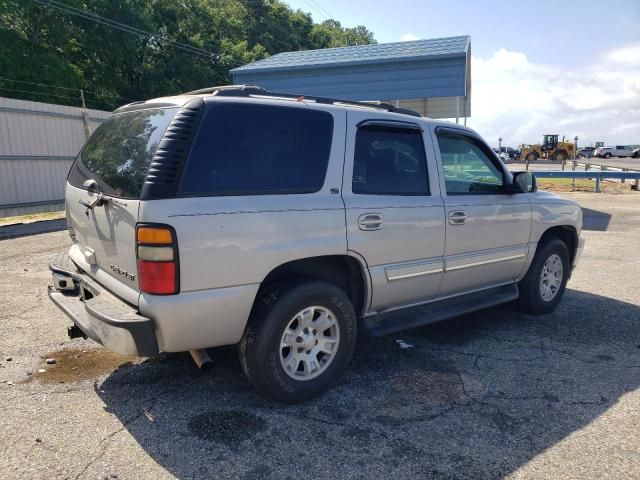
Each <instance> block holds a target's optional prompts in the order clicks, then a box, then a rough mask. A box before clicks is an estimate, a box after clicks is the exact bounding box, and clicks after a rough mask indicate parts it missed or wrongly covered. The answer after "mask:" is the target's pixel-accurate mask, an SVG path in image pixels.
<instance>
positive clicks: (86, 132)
mask: <svg viewBox="0 0 640 480" xmlns="http://www.w3.org/2000/svg"><path fill="white" fill-rule="evenodd" d="M80 99H81V100H82V123H83V124H84V136H85V137H86V138H87V140H89V137H90V136H91V129H90V128H89V115H88V114H87V106H86V104H85V103H84V92H83V91H82V90H80Z"/></svg>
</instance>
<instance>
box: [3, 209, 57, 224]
mask: <svg viewBox="0 0 640 480" xmlns="http://www.w3.org/2000/svg"><path fill="white" fill-rule="evenodd" d="M60 218H64V211H61V212H45V213H32V214H29V215H19V216H17V217H3V218H0V227H5V226H7V225H14V224H16V223H33V222H42V221H43V220H57V219H60Z"/></svg>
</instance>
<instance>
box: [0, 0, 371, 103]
mask: <svg viewBox="0 0 640 480" xmlns="http://www.w3.org/2000/svg"><path fill="white" fill-rule="evenodd" d="M56 6H57V7H56ZM61 8H62V9H66V10H69V9H77V10H73V11H72V12H71V13H70V12H69V11H66V12H65V11H61ZM87 13H89V14H96V15H100V16H101V17H104V18H106V19H109V20H112V21H115V22H119V25H120V26H119V27H118V28H114V27H113V26H111V27H110V26H106V25H104V24H102V23H100V22H101V21H95V20H96V19H95V18H94V19H93V20H91V19H89V18H86V16H87ZM129 27H132V28H135V29H137V33H135V34H132V33H131V32H127V31H123V29H124V30H128V29H129ZM144 32H149V34H146V33H144ZM366 43H375V38H374V36H373V34H372V33H371V32H370V31H369V30H368V29H367V28H366V27H364V26H357V27H354V28H345V27H343V26H342V25H341V24H340V22H337V21H335V20H327V21H325V22H322V23H320V24H314V22H313V20H312V18H311V15H310V14H309V13H306V12H303V11H302V10H293V9H291V8H290V7H289V6H288V5H286V4H285V3H283V2H281V1H279V0H181V1H180V2H174V1H171V0H92V1H91V2H87V1H86V0H59V1H58V2H56V3H54V4H43V3H42V2H38V1H36V0H4V1H3V2H2V3H0V72H2V73H1V74H0V95H4V96H10V97H13V98H23V99H28V100H38V101H44V102H51V103H62V104H68V105H76V106H77V105H78V104H79V89H81V88H82V89H84V90H85V98H86V102H87V106H89V107H92V108H99V109H104V110H109V109H113V108H115V107H116V106H118V105H122V104H124V103H128V102H130V101H134V100H141V99H145V98H150V97H157V96H162V95H171V94H175V93H179V92H184V91H188V90H194V89H197V88H202V87H203V86H207V85H213V84H226V83H229V81H230V78H229V73H228V72H229V70H231V69H232V68H234V67H237V66H240V65H243V64H246V63H250V62H253V61H255V60H258V59H261V58H264V57H266V56H269V55H274V54H276V53H279V52H283V51H289V50H305V49H315V48H327V47H340V46H344V45H361V44H366ZM195 49H198V50H197V51H196V50H195ZM7 78H9V79H13V80H18V81H17V82H16V81H12V80H7ZM42 84H44V85H45V86H43V85H42ZM46 85H50V86H46ZM52 86H61V87H64V88H58V87H52Z"/></svg>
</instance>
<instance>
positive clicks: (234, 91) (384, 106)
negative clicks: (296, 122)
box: [183, 85, 422, 117]
mask: <svg viewBox="0 0 640 480" xmlns="http://www.w3.org/2000/svg"><path fill="white" fill-rule="evenodd" d="M207 93H210V94H211V95H215V96H218V97H249V96H251V95H260V96H265V97H276V98H288V99H296V100H297V99H300V98H303V99H305V100H312V101H314V102H315V103H322V104H329V105H351V106H355V107H365V108H377V109H380V110H385V111H387V112H392V113H401V114H404V115H411V116H412V117H421V116H422V115H420V114H419V113H418V112H416V111H414V110H409V109H408V108H401V107H394V106H393V105H391V104H390V103H385V102H379V101H363V102H357V101H354V100H340V99H336V98H328V97H314V96H312V95H296V94H292V93H276V92H270V91H268V90H266V89H264V88H262V87H259V86H258V85H223V86H219V87H209V88H202V89H200V90H194V91H192V92H187V93H183V95H203V94H207Z"/></svg>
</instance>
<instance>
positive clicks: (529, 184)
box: [511, 171, 538, 193]
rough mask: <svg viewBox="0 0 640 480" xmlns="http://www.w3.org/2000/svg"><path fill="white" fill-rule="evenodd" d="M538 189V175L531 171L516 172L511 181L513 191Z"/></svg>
mask: <svg viewBox="0 0 640 480" xmlns="http://www.w3.org/2000/svg"><path fill="white" fill-rule="evenodd" d="M537 191H538V184H537V182H536V177H535V175H534V174H533V173H531V172H529V171H524V172H516V173H514V174H513V181H512V183H511V193H533V192H537Z"/></svg>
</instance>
